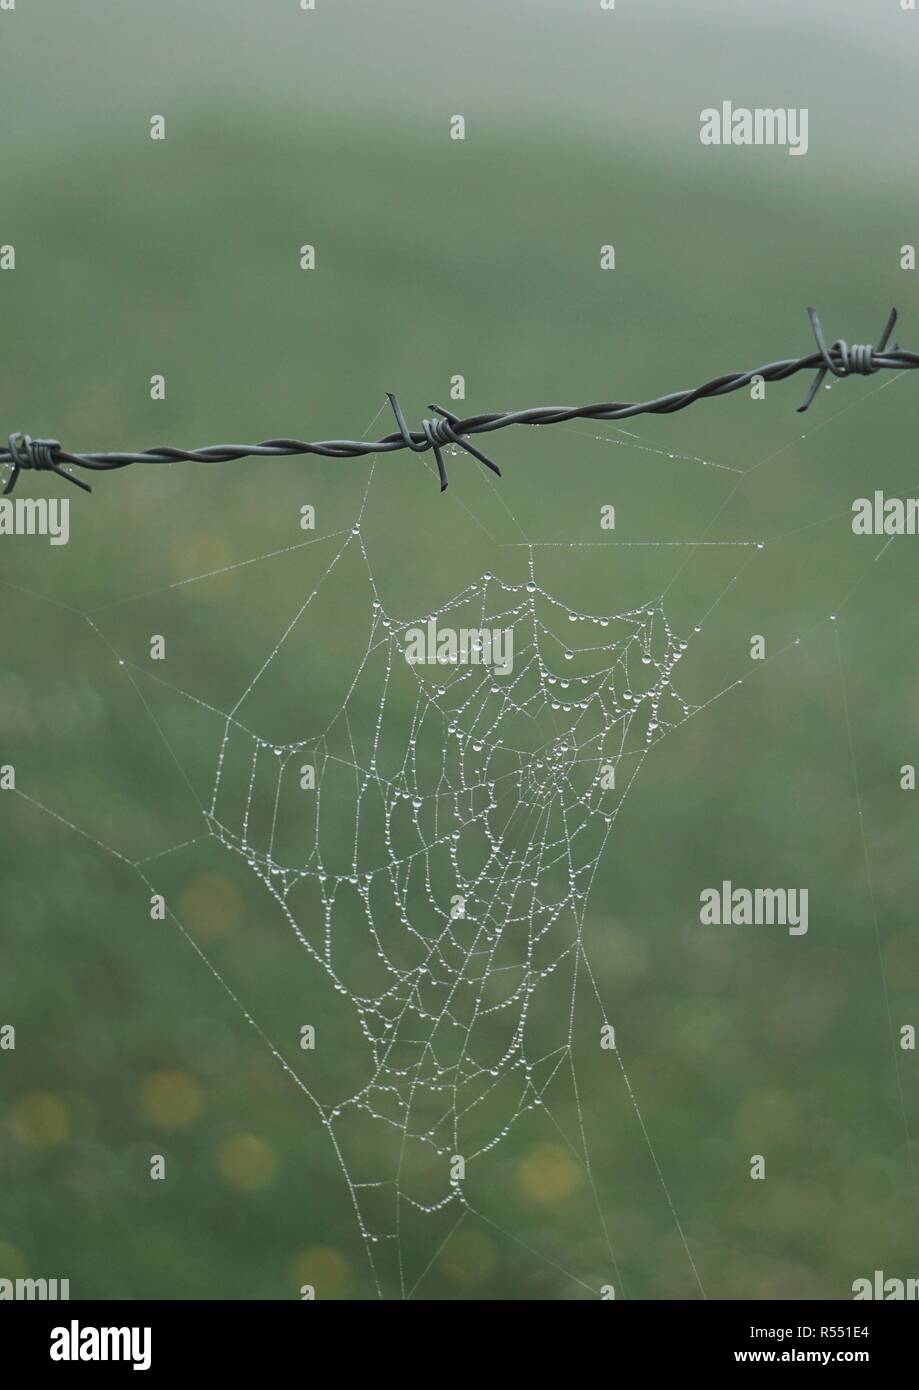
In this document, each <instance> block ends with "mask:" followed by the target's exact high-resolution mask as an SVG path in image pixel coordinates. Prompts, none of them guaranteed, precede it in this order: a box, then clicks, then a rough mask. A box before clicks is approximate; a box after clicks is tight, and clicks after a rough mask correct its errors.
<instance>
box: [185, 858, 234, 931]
mask: <svg viewBox="0 0 919 1390" xmlns="http://www.w3.org/2000/svg"><path fill="white" fill-rule="evenodd" d="M242 910H243V904H242V898H241V896H240V893H239V889H238V888H237V887H236V886H235V884H233V883H231V882H230V881H229V879H226V878H224V877H223V876H222V875H221V874H210V873H208V874H198V875H197V876H196V877H195V878H193V879H191V881H190V882H189V883H187V884H186V885H185V887H184V888H183V889H182V891H181V893H180V894H179V898H178V918H179V921H180V922H181V923H182V925H183V927H187V928H188V930H189V931H190V932H191V933H192V934H193V935H196V936H220V935H221V934H222V933H223V932H225V931H230V930H231V929H232V928H233V927H236V926H238V925H239V922H240V919H241V917H242Z"/></svg>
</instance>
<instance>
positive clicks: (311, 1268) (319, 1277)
mask: <svg viewBox="0 0 919 1390" xmlns="http://www.w3.org/2000/svg"><path fill="white" fill-rule="evenodd" d="M287 1272H288V1274H289V1276H290V1282H291V1283H292V1284H293V1286H294V1288H295V1289H296V1290H297V1291H298V1292H299V1290H300V1289H301V1288H302V1287H303V1285H304V1284H312V1286H313V1288H314V1289H315V1290H316V1297H317V1298H334V1297H335V1296H336V1294H339V1293H341V1291H342V1289H344V1288H345V1287H346V1285H347V1283H348V1278H349V1270H348V1262H347V1260H346V1259H345V1257H344V1255H340V1254H339V1253H338V1251H337V1250H332V1249H331V1248H330V1247H329V1246H326V1245H313V1246H310V1247H309V1249H306V1250H298V1251H297V1252H296V1254H294V1255H292V1256H291V1258H290V1261H289V1263H288V1266H287Z"/></svg>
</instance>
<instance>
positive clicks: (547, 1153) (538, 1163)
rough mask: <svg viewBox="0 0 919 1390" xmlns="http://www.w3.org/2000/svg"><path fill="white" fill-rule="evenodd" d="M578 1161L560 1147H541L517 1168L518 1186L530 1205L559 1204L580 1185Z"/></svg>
mask: <svg viewBox="0 0 919 1390" xmlns="http://www.w3.org/2000/svg"><path fill="white" fill-rule="evenodd" d="M582 1178H583V1173H582V1171H581V1168H580V1166H579V1164H578V1163H577V1161H576V1160H575V1159H574V1158H573V1157H572V1155H571V1154H570V1153H569V1152H568V1150H567V1149H563V1148H562V1147H561V1145H560V1144H540V1145H539V1146H538V1147H537V1148H535V1149H531V1150H530V1152H529V1153H528V1154H527V1155H526V1157H525V1158H522V1159H521V1160H520V1163H519V1164H518V1165H517V1183H518V1186H519V1187H520V1190H521V1192H523V1194H524V1195H525V1196H526V1197H529V1198H530V1200H531V1201H533V1202H546V1203H549V1202H562V1201H564V1200H565V1198H566V1197H570V1196H571V1194H572V1193H573V1192H576V1191H577V1189H578V1187H580V1185H581V1181H582Z"/></svg>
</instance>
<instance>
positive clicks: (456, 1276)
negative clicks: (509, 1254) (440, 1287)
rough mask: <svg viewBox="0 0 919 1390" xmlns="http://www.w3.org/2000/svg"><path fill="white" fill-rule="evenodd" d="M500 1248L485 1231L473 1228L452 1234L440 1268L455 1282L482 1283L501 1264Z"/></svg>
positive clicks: (439, 1264)
mask: <svg viewBox="0 0 919 1390" xmlns="http://www.w3.org/2000/svg"><path fill="white" fill-rule="evenodd" d="M498 1260H499V1255H498V1247H497V1245H496V1244H495V1242H494V1240H492V1238H491V1236H490V1235H488V1234H487V1233H486V1232H485V1231H476V1230H474V1229H472V1228H471V1227H470V1228H469V1229H461V1230H459V1231H457V1232H456V1234H455V1235H453V1236H451V1237H450V1239H449V1241H448V1242H447V1244H446V1246H445V1247H444V1249H443V1251H442V1253H441V1255H440V1258H439V1259H438V1261H437V1264H438V1268H439V1269H440V1270H441V1272H442V1273H443V1274H445V1275H446V1277H447V1278H448V1279H452V1281H453V1282H454V1283H455V1284H464V1285H467V1286H468V1285H471V1284H480V1283H482V1281H483V1280H485V1279H488V1278H489V1276H490V1275H492V1274H494V1272H495V1270H496V1269H497V1267H498Z"/></svg>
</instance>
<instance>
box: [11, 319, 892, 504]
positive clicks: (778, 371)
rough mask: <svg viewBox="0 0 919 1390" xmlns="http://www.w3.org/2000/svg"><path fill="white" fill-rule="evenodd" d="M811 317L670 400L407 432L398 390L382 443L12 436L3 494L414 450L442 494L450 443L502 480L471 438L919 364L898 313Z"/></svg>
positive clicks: (523, 413)
mask: <svg viewBox="0 0 919 1390" xmlns="http://www.w3.org/2000/svg"><path fill="white" fill-rule="evenodd" d="M807 312H808V315H809V317H810V321H811V327H812V328H813V331H814V337H815V338H816V340H817V351H816V352H811V353H809V354H808V355H806V356H804V357H788V358H783V359H782V360H781V361H779V362H770V363H768V364H767V365H766V366H763V367H756V368H755V369H754V370H753V371H747V372H730V373H728V374H727V375H726V376H717V377H713V378H712V380H711V381H707V382H705V384H704V385H703V386H697V387H695V388H694V389H693V390H689V391H674V392H672V393H670V394H669V395H666V396H658V397H656V398H655V399H654V400H651V401H643V402H640V403H629V402H616V401H607V402H605V403H601V404H598V405H582V406H537V407H535V408H533V409H531V410H517V411H502V412H498V413H496V414H491V415H470V416H467V417H466V418H465V419H461V418H460V417H459V416H457V415H454V414H453V413H452V411H449V410H445V409H444V408H443V407H442V406H439V405H432V406H430V407H429V409H431V410H433V411H434V413H435V414H436V415H437V417H438V418H437V419H436V420H423V421H422V424H421V429H420V430H411V429H409V427H408V424H407V422H406V419H405V416H404V414H403V412H402V407H401V406H400V404H399V401H398V399H397V398H396V396H395V395H393V394H392V392H388V393H387V396H388V400H389V403H390V406H391V407H392V411H393V414H394V415H395V418H396V424H397V425H398V430H397V431H396V432H394V433H393V434H388V435H386V436H385V437H384V438H383V439H377V440H366V439H324V440H317V441H313V442H312V443H308V442H306V441H304V440H301V439H266V440H263V441H262V443H260V444H212V445H210V446H209V447H208V448H204V449H173V448H168V447H164V448H158V449H146V450H144V451H142V452H140V453H88V454H73V453H69V452H68V451H67V450H65V449H64V448H63V447H62V446H61V444H60V442H59V440H56V439H33V438H32V437H31V436H30V435H28V434H22V433H18V432H17V433H14V434H11V435H10V437H9V447H8V448H7V449H4V450H0V464H6V465H8V466H9V467H10V468H11V470H12V471H11V473H10V476H9V479H8V481H7V484H6V487H5V488H4V489H3V495H4V496H6V495H8V494H9V493H11V492H12V491H13V488H14V487H15V486H16V483H17V481H18V479H19V476H20V474H21V473H24V472H28V471H32V472H38V473H42V472H50V473H56V474H57V476H58V477H60V478H64V479H65V480H66V481H67V482H69V483H74V484H75V485H76V486H77V487H80V488H82V489H83V490H84V492H91V491H92V489H91V488H90V486H89V484H88V483H86V482H84V481H83V479H82V478H78V477H77V476H76V475H75V474H74V473H72V472H70V471H69V469H70V468H74V467H76V468H85V469H88V470H91V471H93V472H110V471H111V470H113V469H116V468H128V467H130V466H131V465H132V464H141V463H179V462H185V461H187V462H190V463H229V462H231V461H233V460H235V459H245V458H284V457H289V456H292V455H297V454H319V455H321V456H322V457H323V458H361V457H363V456H365V455H367V454H380V453H396V452H398V451H399V450H402V449H410V450H411V451H412V452H413V453H416V454H426V453H428V452H430V451H433V453H434V457H435V459H436V462H437V472H438V476H439V478H440V489H441V492H443V491H444V489H445V488H446V487H447V469H446V464H445V463H444V457H443V450H444V449H445V448H446V447H448V446H454V447H456V448H459V449H462V450H464V451H465V452H466V453H467V454H470V455H471V456H472V457H473V458H475V459H477V460H478V461H479V463H481V464H483V465H484V466H485V467H486V468H489V469H490V470H491V471H492V473H496V474H497V475H498V477H500V476H501V470H500V468H499V467H498V465H497V464H496V463H494V462H493V460H492V459H490V458H489V457H488V456H487V455H486V454H484V453H483V452H482V451H481V450H480V449H477V448H476V447H475V445H474V444H472V443H470V440H469V436H470V435H480V434H491V433H493V432H494V431H495V430H503V429H507V428H508V427H509V426H510V425H560V424H563V423H565V422H566V421H568V420H627V419H629V418H631V417H632V416H634V415H672V414H673V413H674V412H675V411H677V410H685V409H686V407H687V406H690V405H693V404H694V403H695V402H696V401H699V400H705V399H708V398H710V397H713V396H726V395H729V394H730V393H731V392H732V391H739V390H741V389H742V388H743V387H744V386H749V385H750V383H751V382H752V381H754V380H755V379H757V378H759V379H762V380H763V381H784V380H785V378H786V377H790V376H794V375H795V374H796V373H797V372H802V371H807V370H809V369H813V368H816V369H817V370H816V376H815V377H814V380H813V382H812V383H811V385H810V388H809V389H808V392H807V395H806V396H805V398H804V401H803V402H802V404H801V405H799V406H798V410H799V411H804V410H807V409H808V408H809V406H810V405H811V403H812V401H813V399H814V397H815V396H816V394H817V392H818V390H819V389H820V386H821V384H822V383H823V380H824V378H825V377H826V375H827V373H828V372H829V373H831V374H832V375H833V376H835V377H846V376H853V375H858V376H872V375H873V374H874V373H875V372H879V371H883V370H892V371H908V370H911V369H913V368H915V367H919V353H914V352H906V351H904V350H903V349H901V348H899V347H898V346H897V344H896V343H894V344H893V345H892V346H888V342H889V339H890V335H891V333H892V332H893V330H894V326H895V324H896V322H897V311H896V309H891V311H890V315H889V317H888V319H887V323H886V325H885V327H884V331H883V333H882V334H881V336H880V338H879V339H878V342H877V344H876V346H872V345H870V344H868V345H858V344H856V345H854V346H851V347H850V346H849V345H848V343H846V342H845V341H844V340H843V339H841V338H838V339H837V340H836V342H835V343H833V344H832V346H828V345H827V342H826V338H825V337H824V334H823V330H822V328H821V325H820V319H819V317H818V315H817V311H816V310H815V309H812V308H809V309H808V311H807Z"/></svg>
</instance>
